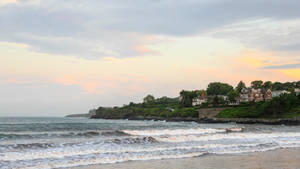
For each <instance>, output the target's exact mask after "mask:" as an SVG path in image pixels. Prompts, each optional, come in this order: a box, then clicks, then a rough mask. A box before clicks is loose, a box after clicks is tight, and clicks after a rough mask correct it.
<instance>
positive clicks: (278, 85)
mask: <svg viewBox="0 0 300 169" xmlns="http://www.w3.org/2000/svg"><path fill="white" fill-rule="evenodd" d="M272 90H273V91H275V90H283V84H282V83H280V82H275V83H273V85H272Z"/></svg>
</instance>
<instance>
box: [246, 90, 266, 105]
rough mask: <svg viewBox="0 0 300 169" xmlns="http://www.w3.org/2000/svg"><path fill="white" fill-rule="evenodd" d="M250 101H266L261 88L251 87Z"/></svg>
mask: <svg viewBox="0 0 300 169" xmlns="http://www.w3.org/2000/svg"><path fill="white" fill-rule="evenodd" d="M249 101H250V102H251V101H255V102H261V101H264V94H263V93H262V90H261V89H251V92H250V93H249Z"/></svg>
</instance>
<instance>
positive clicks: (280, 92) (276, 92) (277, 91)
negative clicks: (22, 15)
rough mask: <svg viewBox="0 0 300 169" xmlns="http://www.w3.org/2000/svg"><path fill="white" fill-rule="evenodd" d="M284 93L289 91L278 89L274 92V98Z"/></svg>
mask: <svg viewBox="0 0 300 169" xmlns="http://www.w3.org/2000/svg"><path fill="white" fill-rule="evenodd" d="M284 93H289V92H288V91H286V90H276V91H273V92H272V98H274V97H279V96H280V95H282V94H284Z"/></svg>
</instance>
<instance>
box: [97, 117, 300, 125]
mask: <svg viewBox="0 0 300 169" xmlns="http://www.w3.org/2000/svg"><path fill="white" fill-rule="evenodd" d="M92 119H104V118H93V117H92ZM105 119H106V118H105ZM106 120H141V121H144V120H149V121H151V120H154V121H166V122H197V123H236V124H254V125H255V124H265V125H287V126H296V125H300V119H299V118H296V119H295V118H293V119H292V118H284V119H283V118H282V119H259V118H202V119H199V118H160V117H130V118H128V119H122V118H116V119H114V118H107V119H106Z"/></svg>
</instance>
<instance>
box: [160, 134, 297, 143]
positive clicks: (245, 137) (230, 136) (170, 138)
mask: <svg viewBox="0 0 300 169" xmlns="http://www.w3.org/2000/svg"><path fill="white" fill-rule="evenodd" d="M295 137H298V139H300V133H294V132H290V133H226V134H224V133H218V134H213V135H203V136H197V135H180V136H172V135H171V136H165V137H155V139H156V140H157V141H161V142H171V143H180V142H199V141H218V140H227V139H231V140H245V141H247V140H251V139H278V138H295Z"/></svg>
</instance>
